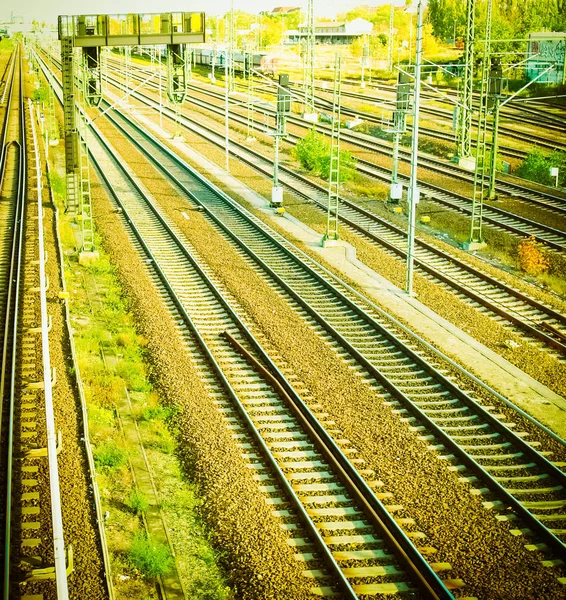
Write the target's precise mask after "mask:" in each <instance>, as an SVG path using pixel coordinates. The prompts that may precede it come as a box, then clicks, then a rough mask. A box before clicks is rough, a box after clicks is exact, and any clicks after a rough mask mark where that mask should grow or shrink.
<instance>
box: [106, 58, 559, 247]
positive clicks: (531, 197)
mask: <svg viewBox="0 0 566 600" xmlns="http://www.w3.org/2000/svg"><path fill="white" fill-rule="evenodd" d="M114 63H115V64H118V65H119V64H120V63H118V62H117V61H114ZM144 72H146V71H144ZM133 79H135V80H137V81H142V80H143V79H145V77H139V78H138V77H136V75H135V74H134V75H133ZM147 85H148V86H149V87H151V88H154V89H156V88H157V84H156V83H155V82H148V83H147ZM189 89H191V90H193V91H195V92H198V93H202V94H205V95H207V96H212V97H214V98H216V99H217V100H218V101H219V102H220V103H223V102H224V100H225V99H224V95H223V94H221V93H220V92H216V91H215V90H212V89H210V87H208V86H207V87H203V86H202V85H189ZM138 97H139V94H138ZM188 101H189V102H190V103H192V104H194V105H196V106H198V107H199V108H201V109H205V110H209V111H212V112H215V113H216V114H218V115H219V116H222V117H223V116H224V107H223V106H215V105H211V104H210V103H205V102H202V101H199V100H197V99H196V98H194V97H191V98H189V99H188ZM232 103H233V104H234V105H235V106H237V105H238V104H239V101H238V100H237V99H232ZM254 109H255V110H256V111H258V112H259V113H260V114H263V115H264V116H266V117H270V118H275V111H274V110H273V109H271V108H270V107H267V106H266V103H256V105H255V106H254ZM231 119H232V120H236V121H238V122H240V123H242V124H243V125H247V115H244V114H238V113H237V112H235V111H232V114H231ZM287 121H288V123H290V124H292V125H294V126H297V127H301V128H304V129H307V128H310V127H312V125H311V124H308V125H307V124H306V123H305V122H304V121H303V120H302V119H300V118H297V117H293V116H290V117H288V119H287ZM254 126H255V128H257V129H258V130H260V131H261V130H264V129H265V126H264V125H260V124H259V123H257V124H255V125H254ZM315 127H316V129H317V131H320V132H322V133H324V134H329V132H330V126H329V125H326V124H323V123H318V124H317V125H316V126H315ZM341 138H342V140H343V141H344V142H347V143H349V144H352V145H353V146H355V147H358V148H361V149H362V150H369V151H371V152H377V153H380V154H385V155H386V156H392V153H393V149H392V146H391V144H388V143H387V142H385V141H383V140H379V139H376V138H373V137H371V136H368V135H364V134H360V133H357V132H352V131H349V130H343V131H342V132H341ZM299 139H300V138H298V137H297V136H294V135H289V136H288V137H287V138H286V141H287V142H290V143H296V142H297V141H298V140H299ZM399 157H400V159H401V160H403V161H404V162H406V163H409V162H410V159H411V154H410V151H408V150H404V149H402V148H400V150H399ZM419 165H420V166H422V167H423V168H425V169H427V170H429V171H431V172H434V173H438V174H441V175H444V176H447V177H451V178H456V179H459V180H461V181H465V182H467V183H468V184H469V185H470V186H472V185H473V181H474V176H473V174H471V173H469V172H468V171H466V170H465V169H463V168H461V167H458V166H457V165H454V164H450V163H446V162H445V161H442V160H440V159H436V158H434V157H432V156H430V155H426V154H421V155H420V156H419ZM357 169H358V171H359V172H360V173H362V174H364V175H367V176H369V177H371V178H376V179H378V180H380V181H383V182H385V183H390V181H391V171H390V170H389V169H386V168H384V167H381V166H379V165H377V164H375V163H373V162H371V161H368V160H365V159H361V158H360V159H358V160H357ZM399 179H400V180H401V181H403V182H404V183H405V187H407V185H408V177H407V176H403V175H400V176H399ZM419 187H421V188H422V189H425V188H426V190H427V191H428V192H429V197H430V198H432V199H433V200H435V201H437V202H440V203H441V204H442V205H443V206H446V207H448V208H452V209H455V210H458V211H464V212H466V213H467V214H471V208H470V207H468V206H467V205H471V200H470V199H469V198H468V197H467V196H465V195H462V194H454V193H453V192H446V191H445V190H444V189H443V188H442V187H439V186H435V185H433V184H428V183H425V182H424V181H422V180H420V181H419ZM495 189H496V192H497V194H498V195H499V196H500V197H506V198H512V199H517V200H520V201H521V202H524V203H526V204H530V205H532V206H535V207H536V208H537V209H541V210H543V211H548V212H553V213H555V214H558V215H560V216H566V198H564V197H561V196H557V195H555V194H552V193H550V192H542V191H537V190H534V189H532V188H530V187H527V186H525V185H521V184H518V183H514V182H510V181H507V180H502V179H497V180H496V186H495ZM443 194H448V196H450V197H454V198H457V199H458V202H457V204H456V205H454V204H453V203H452V204H450V203H448V204H447V203H446V196H445V195H443ZM489 211H491V212H492V213H495V215H496V216H497V217H498V219H497V220H499V221H501V222H502V225H503V226H504V225H509V226H510V227H512V231H513V233H517V232H520V231H521V227H525V234H526V235H535V237H537V238H540V239H544V240H545V241H548V242H549V244H550V245H551V246H552V247H553V248H554V249H556V250H561V249H562V248H563V247H564V239H566V235H565V234H563V233H562V232H560V230H556V229H555V228H553V227H549V226H547V225H544V224H541V223H537V222H535V221H532V220H530V219H526V218H524V217H521V216H519V215H516V214H514V213H510V212H509V211H505V210H502V209H500V208H498V207H497V206H496V205H495V204H492V203H490V204H489V210H487V205H486V212H487V213H489ZM484 214H485V213H484ZM486 216H487V219H486V221H487V222H490V223H493V221H494V218H493V217H492V218H491V219H490V218H489V214H487V215H486ZM519 235H520V233H519ZM541 236H542V237H541ZM555 242H557V243H558V244H556V243H555Z"/></svg>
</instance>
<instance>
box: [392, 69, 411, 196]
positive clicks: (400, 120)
mask: <svg viewBox="0 0 566 600" xmlns="http://www.w3.org/2000/svg"><path fill="white" fill-rule="evenodd" d="M410 81H411V77H410V76H409V75H408V74H407V73H403V72H402V71H399V78H398V81H397V103H396V108H395V112H394V113H393V119H394V121H393V122H394V126H393V134H394V135H395V140H394V143H393V162H392V165H391V189H390V193H389V202H392V203H398V202H399V200H401V198H402V196H403V184H401V183H400V182H399V180H398V178H397V175H398V172H399V144H400V141H401V139H400V138H401V135H402V134H403V133H405V131H406V129H407V111H408V110H409V101H410V98H411V83H410Z"/></svg>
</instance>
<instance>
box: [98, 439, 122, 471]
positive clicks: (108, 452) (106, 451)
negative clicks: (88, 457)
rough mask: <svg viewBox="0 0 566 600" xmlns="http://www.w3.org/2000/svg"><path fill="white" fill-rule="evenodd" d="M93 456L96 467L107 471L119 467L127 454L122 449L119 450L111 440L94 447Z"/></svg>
mask: <svg viewBox="0 0 566 600" xmlns="http://www.w3.org/2000/svg"><path fill="white" fill-rule="evenodd" d="M93 454H94V462H95V463H96V465H97V466H99V467H106V468H108V469H117V468H118V467H121V466H122V465H123V464H124V463H125V462H126V460H127V458H128V454H127V452H126V451H125V450H124V448H121V447H120V446H118V445H117V444H116V442H114V441H112V440H110V441H108V442H104V444H100V446H96V447H95V448H94V452H93Z"/></svg>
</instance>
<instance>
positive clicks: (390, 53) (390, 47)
mask: <svg viewBox="0 0 566 600" xmlns="http://www.w3.org/2000/svg"><path fill="white" fill-rule="evenodd" d="M394 12H395V11H394V7H393V3H391V5H390V9H389V40H388V42H389V43H388V44H387V63H388V65H389V70H390V71H393V15H394Z"/></svg>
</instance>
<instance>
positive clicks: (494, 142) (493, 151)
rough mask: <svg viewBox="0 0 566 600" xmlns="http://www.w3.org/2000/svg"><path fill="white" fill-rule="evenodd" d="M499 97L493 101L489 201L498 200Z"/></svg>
mask: <svg viewBox="0 0 566 600" xmlns="http://www.w3.org/2000/svg"><path fill="white" fill-rule="evenodd" d="M499 100H500V98H499V95H497V96H495V97H494V99H493V130H492V134H491V164H490V166H489V191H488V193H487V197H488V198H489V200H497V194H496V192H495V173H496V171H497V150H498V148H497V147H498V143H499V135H498V128H499Z"/></svg>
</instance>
